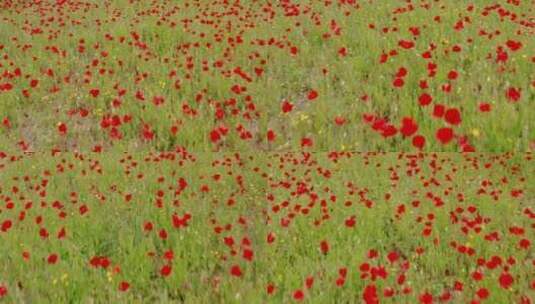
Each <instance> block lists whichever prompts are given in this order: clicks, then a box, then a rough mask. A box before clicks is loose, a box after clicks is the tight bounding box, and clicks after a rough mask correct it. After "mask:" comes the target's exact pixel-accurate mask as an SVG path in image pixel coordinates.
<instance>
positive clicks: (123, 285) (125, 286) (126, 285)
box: [119, 281, 130, 292]
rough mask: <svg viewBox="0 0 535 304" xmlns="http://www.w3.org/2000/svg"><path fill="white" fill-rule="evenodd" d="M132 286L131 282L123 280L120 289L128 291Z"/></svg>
mask: <svg viewBox="0 0 535 304" xmlns="http://www.w3.org/2000/svg"><path fill="white" fill-rule="evenodd" d="M129 288H130V284H129V283H128V282H126V281H122V282H121V283H119V290H120V291H123V292H124V291H127V290H128V289H129Z"/></svg>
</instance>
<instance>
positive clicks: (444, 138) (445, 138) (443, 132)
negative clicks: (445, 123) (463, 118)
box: [436, 128, 454, 145]
mask: <svg viewBox="0 0 535 304" xmlns="http://www.w3.org/2000/svg"><path fill="white" fill-rule="evenodd" d="M453 135H454V134H453V130H452V129H451V128H440V129H438V130H437V133H436V137H437V140H438V141H439V142H440V143H441V144H443V145H445V144H448V143H449V142H450V141H451V140H452V139H453Z"/></svg>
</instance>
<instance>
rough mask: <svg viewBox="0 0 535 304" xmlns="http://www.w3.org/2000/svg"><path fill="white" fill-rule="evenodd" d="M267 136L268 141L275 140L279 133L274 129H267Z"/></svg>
mask: <svg viewBox="0 0 535 304" xmlns="http://www.w3.org/2000/svg"><path fill="white" fill-rule="evenodd" d="M266 137H267V140H268V141H274V140H275V138H276V137H277V135H276V134H275V131H273V130H268V131H267V135H266Z"/></svg>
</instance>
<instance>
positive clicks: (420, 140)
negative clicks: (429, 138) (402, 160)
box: [412, 135, 425, 149]
mask: <svg viewBox="0 0 535 304" xmlns="http://www.w3.org/2000/svg"><path fill="white" fill-rule="evenodd" d="M412 145H413V146H414V147H415V148H418V149H423V147H424V146H425V137H423V136H422V135H416V136H414V137H413V138H412Z"/></svg>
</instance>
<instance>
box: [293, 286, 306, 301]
mask: <svg viewBox="0 0 535 304" xmlns="http://www.w3.org/2000/svg"><path fill="white" fill-rule="evenodd" d="M293 298H294V300H296V301H302V300H303V299H304V298H305V293H304V292H303V291H302V290H301V289H298V290H296V291H294V294H293Z"/></svg>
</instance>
